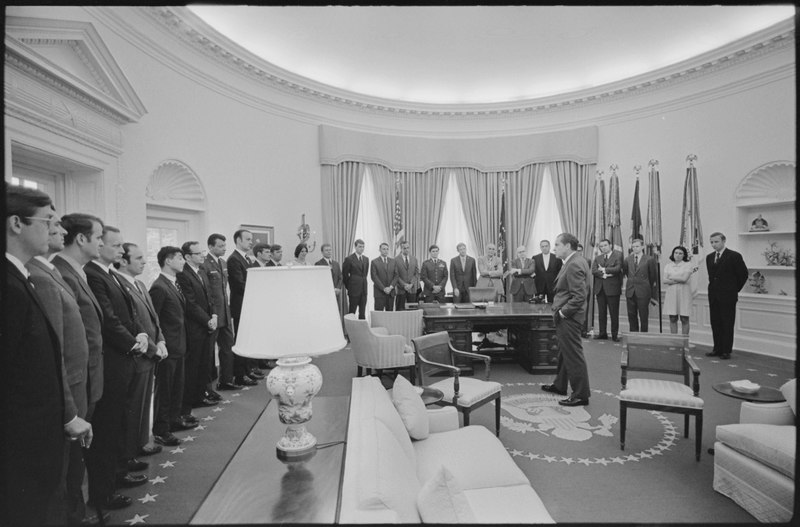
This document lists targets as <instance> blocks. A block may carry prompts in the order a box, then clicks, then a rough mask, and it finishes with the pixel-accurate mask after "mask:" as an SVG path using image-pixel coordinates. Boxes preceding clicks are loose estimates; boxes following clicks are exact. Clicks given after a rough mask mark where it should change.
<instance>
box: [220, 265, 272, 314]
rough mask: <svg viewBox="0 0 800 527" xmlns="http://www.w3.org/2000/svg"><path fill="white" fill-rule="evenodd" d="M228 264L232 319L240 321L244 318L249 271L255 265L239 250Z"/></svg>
mask: <svg viewBox="0 0 800 527" xmlns="http://www.w3.org/2000/svg"><path fill="white" fill-rule="evenodd" d="M270 261H271V260H270ZM226 263H227V266H228V285H229V286H230V288H231V317H232V318H235V319H237V320H238V319H239V318H240V317H241V316H242V302H243V301H244V288H245V286H246V285H247V269H249V268H250V267H253V264H251V263H249V262H248V261H247V260H246V259H245V258H244V256H242V255H241V254H239V251H237V250H234V251H233V252H232V253H231V255H230V256H229V257H228V261H227V262H226ZM255 265H258V264H255Z"/></svg>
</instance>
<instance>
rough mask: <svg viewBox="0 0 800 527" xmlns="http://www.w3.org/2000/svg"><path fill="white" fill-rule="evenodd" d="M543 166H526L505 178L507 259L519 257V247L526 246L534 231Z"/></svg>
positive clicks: (538, 164)
mask: <svg viewBox="0 0 800 527" xmlns="http://www.w3.org/2000/svg"><path fill="white" fill-rule="evenodd" d="M544 167H545V165H544V163H537V164H534V165H525V166H524V167H522V168H521V169H520V170H518V171H517V172H509V173H508V174H507V175H506V216H507V218H506V239H507V243H508V251H507V253H508V258H509V259H513V258H516V253H517V247H518V246H520V245H526V244H527V243H528V239H530V237H531V232H532V231H533V219H534V218H535V217H536V204H537V203H539V196H540V195H541V193H542V181H543V179H544Z"/></svg>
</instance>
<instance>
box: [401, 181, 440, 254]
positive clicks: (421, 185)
mask: <svg viewBox="0 0 800 527" xmlns="http://www.w3.org/2000/svg"><path fill="white" fill-rule="evenodd" d="M449 171H450V169H448V168H432V169H430V170H427V171H425V172H400V173H399V174H400V185H401V196H402V203H401V207H402V209H403V211H402V213H403V221H404V222H405V231H406V239H407V240H408V241H409V244H410V245H411V247H410V248H411V254H413V255H415V256H416V257H417V260H418V261H419V263H420V266H421V265H422V262H423V261H425V260H426V259H427V258H428V247H429V246H430V245H432V244H434V243H436V235H437V234H438V233H439V226H440V224H441V221H442V209H443V204H444V196H445V194H446V192H447V181H448V174H449Z"/></svg>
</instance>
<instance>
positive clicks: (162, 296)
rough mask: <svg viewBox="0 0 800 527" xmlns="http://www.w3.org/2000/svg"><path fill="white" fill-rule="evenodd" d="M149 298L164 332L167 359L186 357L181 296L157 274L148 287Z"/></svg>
mask: <svg viewBox="0 0 800 527" xmlns="http://www.w3.org/2000/svg"><path fill="white" fill-rule="evenodd" d="M150 298H152V300H153V308H154V309H155V311H156V313H157V314H158V320H159V322H160V323H161V331H163V332H164V340H165V341H166V344H167V352H168V353H169V357H172V358H178V357H183V356H184V355H186V323H185V322H184V317H185V316H186V308H185V305H184V304H185V302H186V300H185V298H184V296H183V294H182V293H180V292H179V291H178V288H177V287H176V286H175V285H174V284H173V283H172V282H170V281H169V279H167V277H165V276H164V275H163V274H159V275H158V278H156V279H155V281H154V282H153V285H151V286H150Z"/></svg>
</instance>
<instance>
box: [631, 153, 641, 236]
mask: <svg viewBox="0 0 800 527" xmlns="http://www.w3.org/2000/svg"><path fill="white" fill-rule="evenodd" d="M636 168H637V169H639V168H641V167H639V166H637V167H636ZM636 172H637V174H636V187H635V188H634V189H633V210H632V211H631V237H630V238H628V240H629V242H632V241H633V240H635V239H637V238H638V239H640V240H641V239H642V208H641V207H640V206H639V174H638V172H639V171H638V170H637V171H636Z"/></svg>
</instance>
